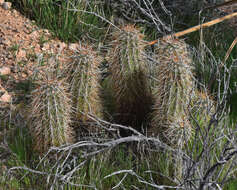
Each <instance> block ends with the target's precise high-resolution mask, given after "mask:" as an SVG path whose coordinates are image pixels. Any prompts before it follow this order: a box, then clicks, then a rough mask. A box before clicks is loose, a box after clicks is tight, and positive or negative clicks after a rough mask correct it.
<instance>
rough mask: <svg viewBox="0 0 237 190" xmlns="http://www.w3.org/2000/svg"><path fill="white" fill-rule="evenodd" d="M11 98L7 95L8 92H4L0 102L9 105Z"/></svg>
mask: <svg viewBox="0 0 237 190" xmlns="http://www.w3.org/2000/svg"><path fill="white" fill-rule="evenodd" d="M11 99H12V96H11V95H10V94H8V92H5V93H4V94H3V95H2V96H1V97H0V102H6V103H9V102H11Z"/></svg>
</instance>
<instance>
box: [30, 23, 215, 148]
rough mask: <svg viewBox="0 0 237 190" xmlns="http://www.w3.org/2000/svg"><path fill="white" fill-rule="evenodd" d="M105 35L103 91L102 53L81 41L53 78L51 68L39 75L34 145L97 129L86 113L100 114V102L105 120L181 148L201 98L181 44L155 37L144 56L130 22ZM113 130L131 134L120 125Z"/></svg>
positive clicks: (34, 104) (62, 140)
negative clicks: (103, 83) (107, 117)
mask: <svg viewBox="0 0 237 190" xmlns="http://www.w3.org/2000/svg"><path fill="white" fill-rule="evenodd" d="M111 37H112V40H111V42H110V47H111V48H110V50H109V51H108V55H107V63H108V71H109V72H108V76H106V77H105V79H103V80H105V81H106V83H107V87H106V88H107V89H106V90H103V89H102V88H101V84H100V82H101V81H102V80H101V77H100V76H101V70H100V64H101V62H102V61H103V59H102V58H101V57H100V56H99V55H98V54H99V53H98V52H96V51H94V50H93V48H92V47H91V46H90V45H89V44H84V45H80V47H78V48H77V50H76V51H77V52H76V55H75V56H73V57H72V60H73V61H72V62H71V63H68V64H67V65H66V66H65V68H64V71H63V72H61V71H62V69H61V71H60V72H61V73H62V74H61V75H60V77H59V76H57V75H56V74H55V73H56V72H55V71H54V70H53V71H47V72H43V73H41V74H40V75H39V76H40V79H39V80H38V81H37V85H36V86H37V89H36V90H34V91H33V93H32V102H31V106H30V112H31V115H30V119H29V121H30V128H31V131H32V134H33V136H34V137H35V139H36V140H35V142H36V145H35V147H36V149H38V150H42V151H44V150H47V147H50V146H59V145H62V144H66V143H68V142H72V141H73V135H72V134H73V130H75V129H76V130H77V129H78V127H79V130H80V129H82V128H84V129H86V131H87V132H89V133H95V132H98V131H101V130H99V128H98V127H97V126H96V125H95V124H94V123H93V120H92V119H91V117H90V116H91V115H93V116H95V117H98V118H104V113H105V110H106V109H107V111H108V112H109V113H110V114H111V116H112V119H113V122H115V123H118V124H122V125H125V126H130V127H133V128H135V129H137V130H139V131H142V129H143V127H144V129H145V128H147V132H148V133H147V134H148V135H155V136H159V137H160V138H161V139H162V140H163V141H165V142H166V143H168V144H170V145H172V146H179V147H183V144H184V142H185V141H186V140H188V139H189V138H190V137H191V135H192V123H191V122H190V121H189V118H190V115H189V114H190V110H194V111H195V110H196V109H197V107H198V106H200V104H201V105H203V107H205V106H206V104H207V102H206V100H207V101H208V100H209V99H208V98H203V99H202V100H200V98H199V94H200V93H199V92H198V91H197V89H196V88H195V82H194V76H193V72H192V70H193V67H192V60H191V58H190V55H189V52H188V50H187V44H186V43H185V42H184V41H182V40H176V39H166V40H164V39H160V40H159V41H158V43H157V44H155V46H154V52H153V54H152V58H151V59H148V55H147V52H146V49H145V47H146V46H147V44H148V43H147V42H145V41H144V40H143V38H144V36H143V34H142V33H141V32H140V31H139V29H138V28H136V27H135V26H134V25H126V26H123V27H121V28H120V30H116V31H114V32H112V34H111ZM150 75H152V77H149V76H150ZM151 78H152V79H151ZM102 92H103V93H104V94H103V95H102V94H101V93H102ZM102 98H104V100H103V99H102ZM106 98H107V99H106ZM199 100H200V101H201V103H200V101H199ZM104 102H105V103H104ZM108 102H109V103H108ZM211 104H213V102H211ZM201 107H202V106H201ZM198 113H200V111H198ZM72 121H73V122H72ZM77 126H78V127H77ZM79 132H80V131H79ZM80 133H81V132H80ZM120 134H121V136H127V135H130V134H131V133H129V132H128V131H125V130H121V131H120Z"/></svg>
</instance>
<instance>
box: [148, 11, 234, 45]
mask: <svg viewBox="0 0 237 190" xmlns="http://www.w3.org/2000/svg"><path fill="white" fill-rule="evenodd" d="M235 16H237V12H236V13H232V14H229V15H227V16H224V17H221V18H217V19H214V20H212V21H209V22H206V23H203V24H199V25H197V26H194V27H192V28H189V29H186V30H183V31H181V32H177V33H175V34H171V35H167V36H164V37H163V38H162V39H164V40H165V39H169V38H172V37H176V38H178V37H181V36H184V35H186V34H189V33H192V32H195V31H197V30H200V29H202V28H207V27H210V26H212V25H215V24H218V23H220V22H223V21H224V20H228V19H231V18H233V17H235ZM157 42H158V39H157V40H154V41H151V42H148V44H147V45H154V44H155V43H157Z"/></svg>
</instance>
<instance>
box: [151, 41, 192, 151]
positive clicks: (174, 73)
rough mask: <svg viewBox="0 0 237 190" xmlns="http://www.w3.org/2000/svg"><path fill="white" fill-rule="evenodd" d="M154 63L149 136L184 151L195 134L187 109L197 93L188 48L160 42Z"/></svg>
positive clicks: (170, 42) (181, 43)
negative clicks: (159, 138) (153, 134)
mask: <svg viewBox="0 0 237 190" xmlns="http://www.w3.org/2000/svg"><path fill="white" fill-rule="evenodd" d="M154 60H155V61H156V63H155V66H154V77H155V78H156V80H155V82H154V84H153V85H154V89H153V92H154V98H155V105H154V111H153V114H152V116H153V120H152V127H151V130H150V132H152V133H155V134H156V135H158V134H159V135H160V136H161V137H162V138H163V140H165V141H166V142H167V143H169V144H171V145H174V146H179V147H182V145H183V143H184V141H185V140H187V139H189V137H190V136H191V132H192V128H191V124H190V121H189V117H188V114H189V112H188V109H189V105H190V102H191V100H192V98H193V89H194V81H193V75H192V69H193V68H192V66H191V59H190V56H189V53H188V51H187V47H186V44H185V43H184V42H183V41H181V40H174V39H169V40H166V41H165V40H160V41H159V42H158V44H157V45H156V46H155V54H154Z"/></svg>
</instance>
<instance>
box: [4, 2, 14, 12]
mask: <svg viewBox="0 0 237 190" xmlns="http://www.w3.org/2000/svg"><path fill="white" fill-rule="evenodd" d="M11 6H12V3H11V2H4V3H3V4H2V7H3V8H4V9H5V10H9V9H10V8H11Z"/></svg>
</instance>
